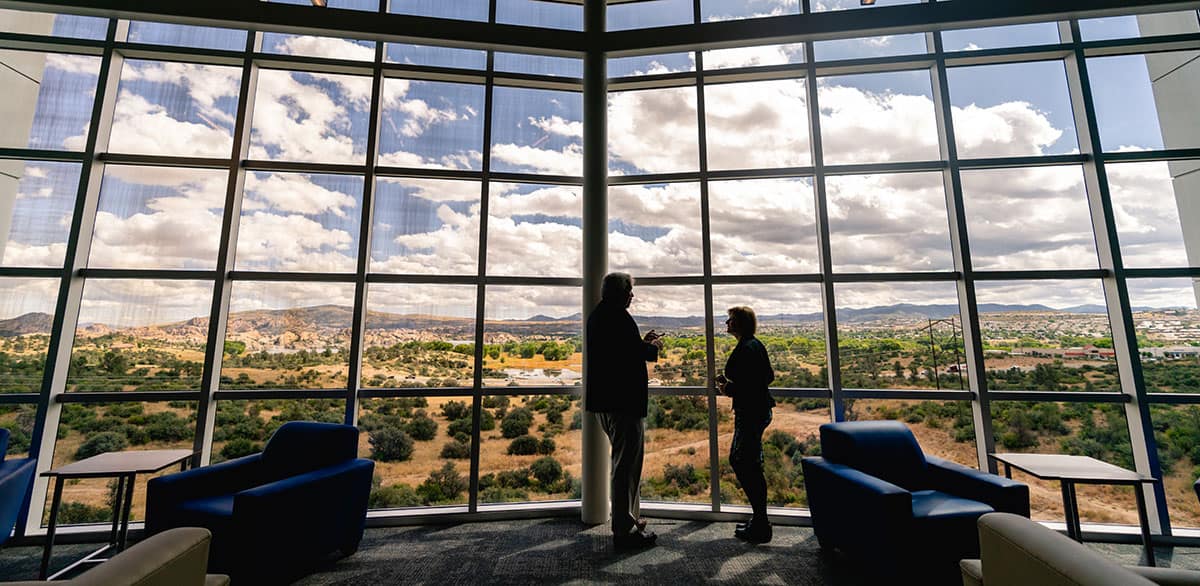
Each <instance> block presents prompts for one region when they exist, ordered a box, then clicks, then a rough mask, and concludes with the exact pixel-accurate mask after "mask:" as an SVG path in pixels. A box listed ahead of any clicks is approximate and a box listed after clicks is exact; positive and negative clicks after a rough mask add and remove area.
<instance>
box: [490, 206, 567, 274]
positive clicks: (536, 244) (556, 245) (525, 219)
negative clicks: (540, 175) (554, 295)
mask: <svg viewBox="0 0 1200 586" xmlns="http://www.w3.org/2000/svg"><path fill="white" fill-rule="evenodd" d="M582 201H583V194H582V190H581V189H580V188H579V187H574V186H559V185H522V184H515V183H492V184H491V201H490V202H489V204H488V250H487V255H488V259H487V274H489V275H504V276H536V277H580V276H582V274H583V269H582V259H583V231H582V229H581V226H582V223H583V218H582V214H583V210H582Z"/></svg>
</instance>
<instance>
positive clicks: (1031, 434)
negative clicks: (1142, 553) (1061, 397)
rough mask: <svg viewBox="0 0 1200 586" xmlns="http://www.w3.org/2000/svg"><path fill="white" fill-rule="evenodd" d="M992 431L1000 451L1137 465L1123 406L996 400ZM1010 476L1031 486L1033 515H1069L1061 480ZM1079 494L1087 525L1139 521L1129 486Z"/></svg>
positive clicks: (1058, 518)
mask: <svg viewBox="0 0 1200 586" xmlns="http://www.w3.org/2000/svg"><path fill="white" fill-rule="evenodd" d="M992 433H993V434H994V436H995V441H996V451H998V452H1018V453H1036V454H1071V455H1077V456H1091V457H1093V458H1096V459H1097V460H1102V461H1105V462H1108V463H1110V464H1115V465H1117V466H1121V467H1123V468H1126V469H1129V470H1132V469H1133V457H1132V456H1131V455H1130V454H1131V450H1132V449H1131V448H1130V445H1129V429H1128V428H1127V427H1126V423H1125V408H1124V407H1123V406H1122V405H1119V404H1095V403H1027V402H1015V401H992ZM1000 468H1001V470H1003V468H1004V465H1003V464H1000ZM1012 476H1013V480H1017V481H1019V482H1024V483H1025V484H1028V485H1029V505H1030V512H1031V513H1032V514H1031V515H1030V517H1031V518H1032V519H1034V520H1035V521H1058V522H1062V521H1063V520H1064V519H1065V517H1064V516H1063V509H1062V490H1061V489H1060V488H1059V483H1058V482H1057V481H1053V480H1038V479H1037V478H1034V477H1033V476H1030V475H1028V474H1024V473H1022V472H1020V471H1018V470H1013V473H1012ZM1076 494H1077V495H1078V506H1079V516H1080V518H1081V520H1082V521H1083V522H1085V523H1087V522H1094V523H1120V524H1124V525H1135V526H1136V525H1137V524H1138V514H1137V507H1136V506H1135V503H1136V500H1135V498H1136V497H1135V496H1134V494H1133V489H1132V488H1131V487H1128V486H1119V487H1118V486H1099V485H1082V484H1081V485H1079V486H1078V487H1077V488H1076ZM1195 496H1196V495H1195V493H1193V494H1192V497H1193V498H1194V497H1195Z"/></svg>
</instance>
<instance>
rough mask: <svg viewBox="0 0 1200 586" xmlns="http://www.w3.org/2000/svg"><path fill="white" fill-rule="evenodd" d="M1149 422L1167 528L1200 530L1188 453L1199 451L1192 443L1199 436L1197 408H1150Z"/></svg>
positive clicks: (1199, 508)
mask: <svg viewBox="0 0 1200 586" xmlns="http://www.w3.org/2000/svg"><path fill="white" fill-rule="evenodd" d="M1150 419H1151V420H1152V421H1153V422H1154V430H1155V432H1154V440H1155V441H1154V446H1155V448H1156V449H1157V450H1158V462H1159V465H1160V466H1162V471H1163V490H1164V491H1166V493H1167V507H1168V508H1169V509H1170V513H1171V525H1172V526H1173V527H1200V506H1198V505H1197V501H1196V491H1195V490H1194V489H1193V488H1192V483H1193V482H1195V481H1196V478H1195V477H1196V475H1197V474H1196V468H1195V466H1196V464H1195V462H1194V461H1193V460H1192V453H1193V452H1194V451H1195V450H1196V449H1197V448H1200V443H1198V442H1197V441H1196V438H1197V437H1200V429H1197V423H1196V422H1198V421H1200V406H1196V405H1150ZM1130 496H1132V495H1130ZM1125 506H1126V507H1128V506H1129V505H1125Z"/></svg>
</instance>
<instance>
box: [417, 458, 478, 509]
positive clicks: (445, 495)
mask: <svg viewBox="0 0 1200 586" xmlns="http://www.w3.org/2000/svg"><path fill="white" fill-rule="evenodd" d="M465 490H467V479H466V478H463V475H462V474H459V473H458V469H457V468H455V467H454V463H453V462H446V463H445V464H443V465H442V467H441V469H440V470H434V471H432V472H430V473H429V478H426V479H425V481H424V482H422V483H421V485H420V486H418V487H417V494H418V495H420V496H421V499H422V500H424V501H425V503H426V504H434V503H440V502H446V501H453V500H455V499H457V498H458V497H459V495H461V494H462V493H463V492H464V491H465Z"/></svg>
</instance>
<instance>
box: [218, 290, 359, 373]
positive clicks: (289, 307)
mask: <svg viewBox="0 0 1200 586" xmlns="http://www.w3.org/2000/svg"><path fill="white" fill-rule="evenodd" d="M353 300H354V284H353V283H267V282H251V281H239V282H236V283H234V285H233V292H232V295H231V301H230V305H229V321H228V322H227V323H226V326H225V327H226V330H225V357H224V359H223V360H222V362H221V388H232V389H335V388H341V389H345V388H346V365H347V364H348V362H349V353H350V326H351V322H352V321H353V306H354V301H353Z"/></svg>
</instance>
